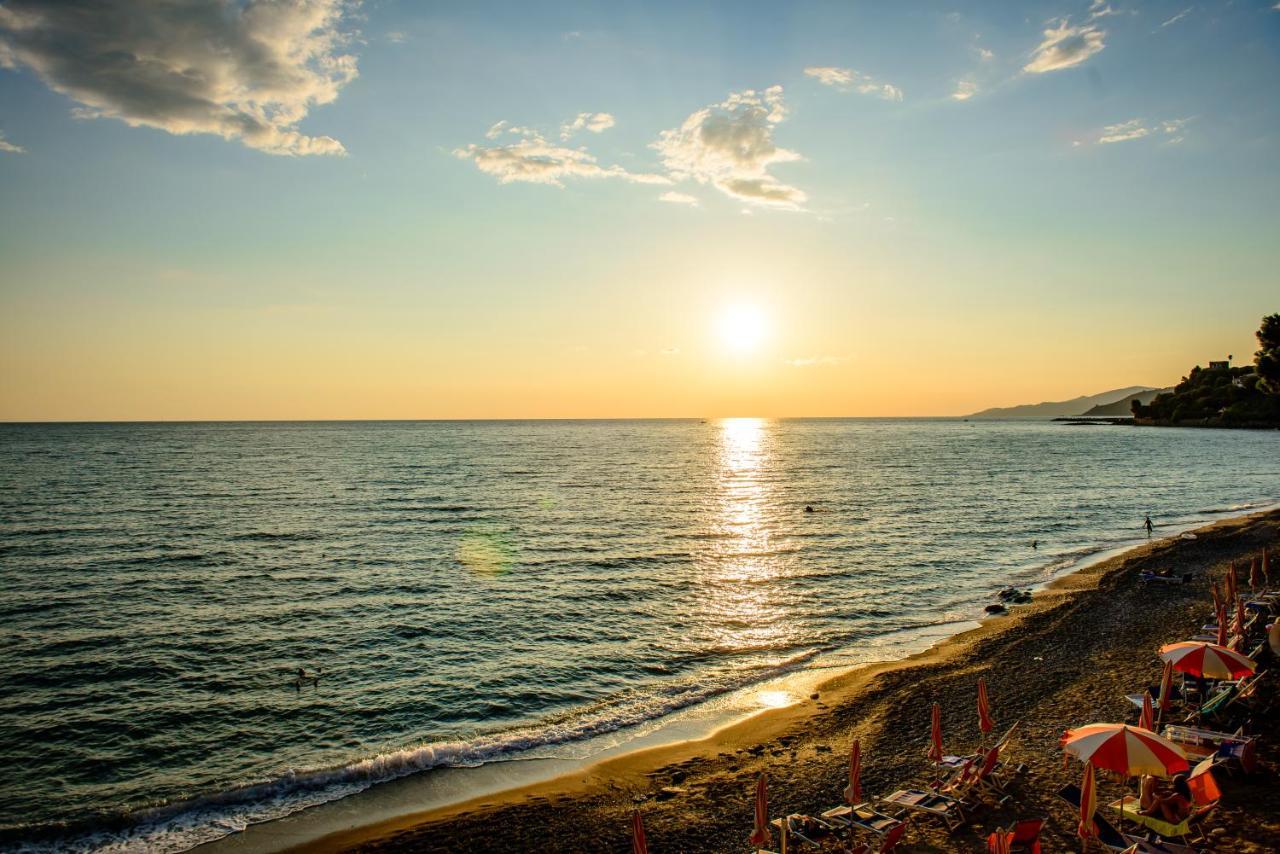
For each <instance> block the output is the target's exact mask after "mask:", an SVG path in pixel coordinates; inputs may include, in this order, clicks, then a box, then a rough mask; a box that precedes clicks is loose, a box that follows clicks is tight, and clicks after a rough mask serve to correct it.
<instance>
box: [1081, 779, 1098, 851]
mask: <svg viewBox="0 0 1280 854" xmlns="http://www.w3.org/2000/svg"><path fill="white" fill-rule="evenodd" d="M1097 808H1098V791H1097V787H1096V786H1095V785H1094V782H1093V766H1092V765H1086V766H1084V779H1083V780H1081V781H1080V824H1079V826H1078V827H1077V828H1076V834H1077V835H1078V836H1079V837H1080V839H1081V840H1083V841H1084V847H1085V848H1088V847H1089V840H1090V839H1092V838H1093V837H1095V836H1097V834H1098V829H1097V828H1096V827H1094V824H1093V813H1094V811H1095V810H1096V809H1097Z"/></svg>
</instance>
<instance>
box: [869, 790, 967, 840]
mask: <svg viewBox="0 0 1280 854" xmlns="http://www.w3.org/2000/svg"><path fill="white" fill-rule="evenodd" d="M880 800H881V802H882V803H886V804H890V805H892V806H895V807H898V808H900V809H904V810H907V811H909V812H918V813H922V814H924V815H928V816H932V817H934V818H936V819H938V820H939V821H941V822H942V823H943V825H945V826H946V828H947V830H948V831H949V832H951V831H955V830H956V828H958V827H960V825H962V824H964V821H965V816H964V810H963V806H962V804H961V802H960V801H958V800H956V799H955V798H949V797H947V796H946V795H939V794H938V793H937V792H926V791H923V790H921V789H899V790H898V791H896V792H894V793H893V794H891V795H888V796H886V797H883V798H881V799H880Z"/></svg>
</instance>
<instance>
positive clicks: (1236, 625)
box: [1231, 599, 1246, 649]
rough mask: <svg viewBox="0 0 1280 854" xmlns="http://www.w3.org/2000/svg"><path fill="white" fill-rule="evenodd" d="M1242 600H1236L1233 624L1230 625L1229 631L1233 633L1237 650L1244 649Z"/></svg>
mask: <svg viewBox="0 0 1280 854" xmlns="http://www.w3.org/2000/svg"><path fill="white" fill-rule="evenodd" d="M1245 622H1246V621H1245V616H1244V599H1237V600H1236V616H1235V622H1233V623H1232V624H1231V631H1232V632H1234V633H1235V636H1236V643H1235V646H1236V648H1237V649H1244V624H1245Z"/></svg>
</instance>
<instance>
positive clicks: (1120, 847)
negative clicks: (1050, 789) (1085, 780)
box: [1058, 783, 1133, 851]
mask: <svg viewBox="0 0 1280 854" xmlns="http://www.w3.org/2000/svg"><path fill="white" fill-rule="evenodd" d="M1058 797H1060V798H1062V799H1063V800H1064V801H1066V802H1067V803H1069V804H1071V805H1072V806H1073V807H1075V808H1076V809H1080V787H1079V786H1077V785H1075V784H1074V783H1071V784H1068V785H1066V786H1063V787H1062V788H1061V789H1059V790H1058ZM1093 824H1094V827H1095V829H1096V830H1097V831H1098V836H1097V840H1098V842H1100V843H1102V844H1103V845H1105V846H1106V847H1108V848H1110V849H1111V850H1112V851H1124V850H1125V849H1126V848H1129V847H1130V846H1132V845H1133V843H1132V842H1130V841H1128V840H1127V839H1126V838H1125V836H1124V834H1123V833H1121V832H1120V831H1118V830H1116V826H1115V825H1114V824H1112V823H1111V822H1109V821H1107V819H1106V816H1104V815H1102V814H1101V813H1096V812H1095V813H1094V814H1093Z"/></svg>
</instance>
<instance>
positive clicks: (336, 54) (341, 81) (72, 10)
mask: <svg viewBox="0 0 1280 854" xmlns="http://www.w3.org/2000/svg"><path fill="white" fill-rule="evenodd" d="M348 8H349V7H348V4H347V2H345V0H248V2H245V3H243V4H241V3H232V2H227V0H188V2H184V3H157V2H153V0H99V1H98V2H91V3H42V2H37V0H6V2H5V3H4V5H3V6H0V62H3V64H7V65H9V66H10V67H14V66H24V67H27V68H30V69H31V70H32V71H33V72H34V73H35V74H36V75H37V76H38V77H39V78H40V79H41V80H42V81H43V82H44V83H45V84H46V85H47V86H49V87H50V88H51V89H53V90H55V91H57V92H60V93H62V94H64V95H67V96H68V97H70V98H72V99H73V100H75V101H76V102H77V103H78V104H79V105H80V106H79V107H77V108H76V109H75V110H74V111H73V114H74V115H75V116H77V117H78V118H112V119H118V120H120V121H122V122H125V123H126V124H128V125H130V126H131V127H150V128H157V129H159V130H163V131H166V132H168V133H172V134H178V135H185V134H214V135H217V136H220V137H222V138H223V139H227V140H239V141H240V142H242V143H243V144H244V145H246V146H248V147H250V148H254V149H257V150H259V151H264V152H267V153H270V154H284V155H307V154H331V155H333V154H343V153H345V149H344V148H343V146H342V143H340V142H339V141H338V140H336V139H334V138H332V137H329V136H308V135H306V134H304V133H302V132H301V131H299V130H298V127H297V125H298V123H299V122H300V121H302V120H303V119H304V118H306V116H307V114H308V112H309V111H310V110H311V108H313V107H315V106H317V105H321V104H329V103H332V102H333V101H334V100H335V99H336V98H337V97H338V93H339V92H340V91H341V89H342V87H343V86H345V85H346V84H347V83H349V82H351V80H353V79H354V78H355V77H356V73H357V71H356V59H355V57H354V56H352V55H350V54H347V53H344V52H343V48H344V46H345V44H346V43H347V41H348V37H347V36H346V35H344V33H343V32H342V31H341V30H340V26H341V25H342V24H343V22H344V18H345V16H346V15H347V12H348Z"/></svg>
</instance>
